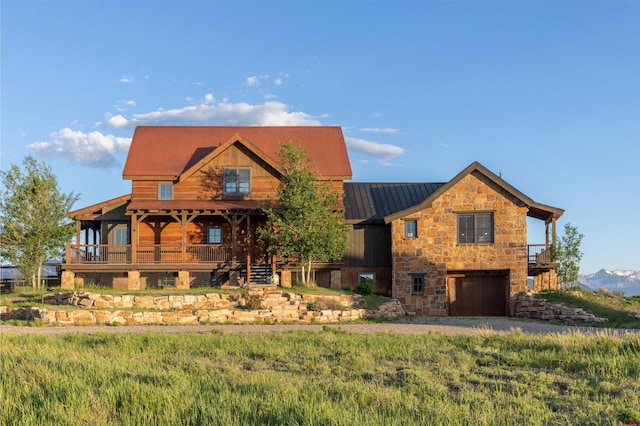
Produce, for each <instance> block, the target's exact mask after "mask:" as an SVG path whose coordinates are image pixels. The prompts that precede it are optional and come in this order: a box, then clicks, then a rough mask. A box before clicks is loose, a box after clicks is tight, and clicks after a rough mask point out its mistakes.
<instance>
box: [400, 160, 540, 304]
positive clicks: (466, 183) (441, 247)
mask: <svg viewBox="0 0 640 426" xmlns="http://www.w3.org/2000/svg"><path fill="white" fill-rule="evenodd" d="M469 212H492V213H493V218H494V242H493V243H479V244H458V239H457V214H458V213H469ZM526 218H527V207H526V206H525V205H524V204H523V203H522V202H521V201H520V200H518V199H517V198H516V197H514V196H513V195H511V194H510V193H508V192H507V191H505V190H504V189H503V188H502V187H500V186H499V185H497V184H496V183H494V182H493V181H492V180H490V179H488V178H487V177H485V176H484V175H483V174H481V173H479V172H478V171H474V172H472V173H470V174H468V175H466V176H464V177H463V178H462V179H460V180H459V181H458V182H457V183H455V184H454V185H453V186H452V187H450V188H449V189H448V190H447V191H446V192H445V193H443V194H442V195H441V196H439V197H438V198H436V199H435V200H434V201H433V202H432V203H431V206H430V207H426V208H425V209H424V210H421V211H419V212H416V213H413V214H411V215H408V216H406V217H403V218H400V219H396V220H393V221H392V222H391V235H392V258H393V294H392V296H393V297H394V298H397V299H399V300H400V301H401V302H402V304H403V305H404V307H405V309H406V310H407V311H408V312H410V313H415V314H417V315H436V316H444V315H448V314H449V303H448V295H447V272H450V271H483V270H493V271H495V270H503V271H509V296H513V295H514V294H516V293H518V292H521V291H525V290H526V289H527V273H528V263H527V221H526ZM406 220H416V221H417V226H418V227H417V238H405V235H404V231H405V229H404V224H405V221H406ZM412 274H424V294H412V291H411V290H412V289H411V277H412Z"/></svg>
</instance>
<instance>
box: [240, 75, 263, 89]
mask: <svg viewBox="0 0 640 426" xmlns="http://www.w3.org/2000/svg"><path fill="white" fill-rule="evenodd" d="M267 78H269V74H263V75H252V76H251V77H247V78H246V80H245V81H244V84H245V85H247V86H249V87H252V86H257V85H259V84H260V80H264V79H267Z"/></svg>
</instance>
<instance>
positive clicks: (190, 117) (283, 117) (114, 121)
mask: <svg viewBox="0 0 640 426" xmlns="http://www.w3.org/2000/svg"><path fill="white" fill-rule="evenodd" d="M107 123H108V124H109V125H111V126H113V127H116V128H124V127H133V126H139V125H164V124H189V123H205V124H208V125H238V126H319V125H321V123H320V121H318V120H317V119H315V118H314V117H313V116H311V115H309V114H307V113H304V112H300V111H289V106H288V105H286V104H284V103H282V102H275V101H271V102H265V103H263V104H257V105H251V104H247V103H244V102H237V103H229V102H228V101H227V100H226V99H225V100H223V101H222V102H219V103H217V104H211V105H209V104H206V103H202V104H200V105H195V106H186V107H182V108H176V109H170V110H163V109H159V110H158V111H154V112H148V113H144V114H134V115H133V116H132V117H131V118H130V119H127V118H125V117H123V116H122V115H120V114H119V115H114V116H111V115H108V116H107Z"/></svg>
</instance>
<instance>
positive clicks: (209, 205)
mask: <svg viewBox="0 0 640 426" xmlns="http://www.w3.org/2000/svg"><path fill="white" fill-rule="evenodd" d="M260 206H261V203H260V201H256V200H237V201H233V200H226V201H213V200H134V201H131V203H129V205H128V206H127V213H132V212H134V211H156V210H157V211H167V210H173V211H179V210H199V211H234V210H241V211H246V210H259V209H260Z"/></svg>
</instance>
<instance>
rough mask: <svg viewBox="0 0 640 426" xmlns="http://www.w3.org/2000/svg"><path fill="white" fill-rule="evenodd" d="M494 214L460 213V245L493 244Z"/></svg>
mask: <svg viewBox="0 0 640 426" xmlns="http://www.w3.org/2000/svg"><path fill="white" fill-rule="evenodd" d="M492 242H493V213H459V214H458V243H492Z"/></svg>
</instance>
